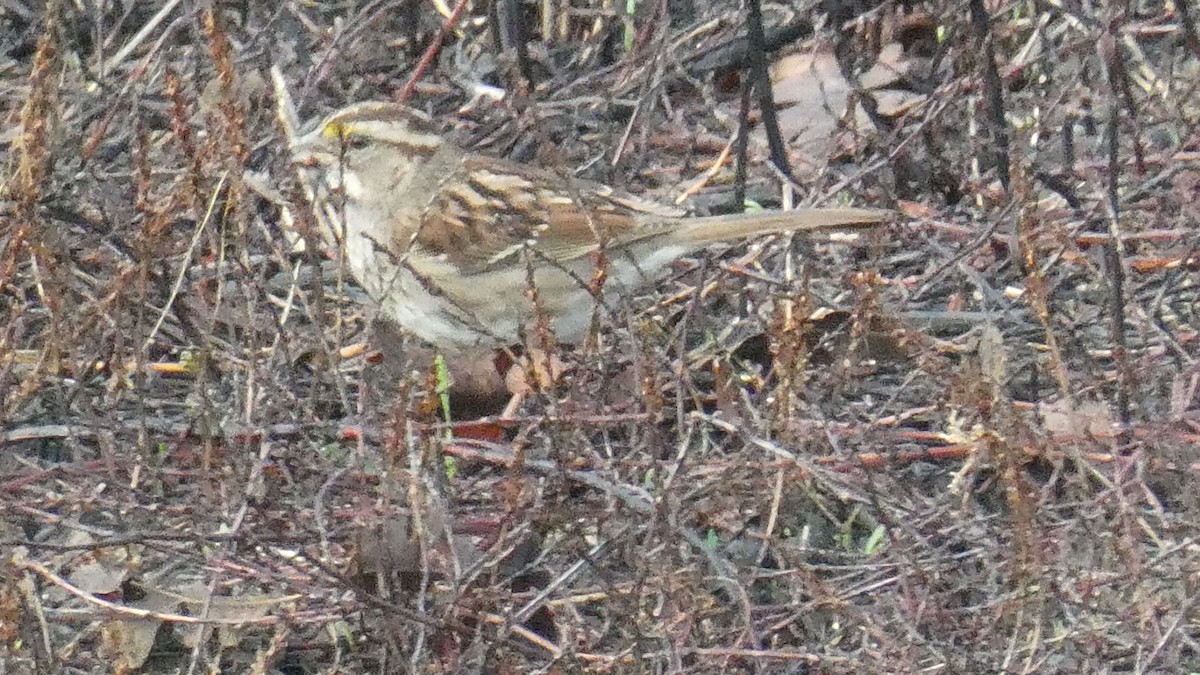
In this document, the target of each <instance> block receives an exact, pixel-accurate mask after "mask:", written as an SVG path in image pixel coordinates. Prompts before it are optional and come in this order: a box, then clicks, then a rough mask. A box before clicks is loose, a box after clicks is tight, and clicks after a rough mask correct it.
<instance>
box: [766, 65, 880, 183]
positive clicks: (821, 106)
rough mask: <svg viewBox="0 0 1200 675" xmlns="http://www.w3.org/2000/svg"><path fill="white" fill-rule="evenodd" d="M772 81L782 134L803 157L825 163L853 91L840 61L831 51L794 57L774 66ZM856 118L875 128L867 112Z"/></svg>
mask: <svg viewBox="0 0 1200 675" xmlns="http://www.w3.org/2000/svg"><path fill="white" fill-rule="evenodd" d="M771 81H772V82H774V87H775V100H776V101H777V103H778V105H779V108H780V110H779V113H778V119H779V131H780V133H782V134H783V137H784V139H785V140H786V141H787V142H788V143H789V144H790V145H791V146H792V148H793V149H794V150H795V151H797V152H798V153H799V154H800V156H801V157H802V158H804V159H806V160H808V161H810V162H812V163H815V164H821V163H824V161H825V160H826V159H828V158H829V156H830V155H832V154H833V153H834V151H835V150H836V147H837V146H836V144H835V139H834V136H835V134H836V133H837V131H838V128H839V125H840V122H841V120H842V119H844V118H845V117H846V115H847V112H848V110H847V108H848V104H849V100H850V93H851V91H852V89H851V87H850V83H849V82H847V81H846V79H845V78H844V77H842V72H841V70H840V69H839V68H838V63H837V59H836V58H835V57H834V55H833V53H832V52H827V51H816V52H809V53H805V54H792V55H790V56H786V57H784V58H783V59H780V60H779V61H777V62H776V63H775V64H774V66H772V68H771ZM855 115H856V116H858V119H857V120H856V121H857V122H858V123H859V124H858V126H861V127H863V128H871V121H870V118H868V117H867V115H866V111H865V110H861V108H860V109H858V110H856V111H855Z"/></svg>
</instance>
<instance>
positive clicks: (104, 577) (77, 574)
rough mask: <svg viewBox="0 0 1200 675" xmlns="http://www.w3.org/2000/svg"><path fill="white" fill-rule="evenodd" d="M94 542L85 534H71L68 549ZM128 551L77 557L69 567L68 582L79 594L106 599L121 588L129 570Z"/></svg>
mask: <svg viewBox="0 0 1200 675" xmlns="http://www.w3.org/2000/svg"><path fill="white" fill-rule="evenodd" d="M94 542H95V539H94V538H93V537H92V536H91V535H90V534H88V533H86V532H83V531H80V530H73V531H72V532H71V534H70V535H68V536H67V541H66V544H67V545H68V546H87V545H90V544H92V543H94ZM133 558H134V556H131V551H130V549H127V548H124V547H122V548H112V547H105V548H98V549H95V550H92V551H88V552H86V553H83V554H80V555H77V556H76V557H75V558H74V559H73V560H72V561H71V563H70V567H71V572H70V573H69V574H68V575H67V579H69V580H70V581H71V583H72V584H74V585H75V586H76V587H78V588H79V589H81V590H84V591H87V592H88V593H93V594H95V595H107V594H109V593H114V592H116V591H117V590H118V589H120V588H121V584H122V583H124V581H125V579H126V578H127V577H128V576H129V570H130V568H131V566H132V560H133Z"/></svg>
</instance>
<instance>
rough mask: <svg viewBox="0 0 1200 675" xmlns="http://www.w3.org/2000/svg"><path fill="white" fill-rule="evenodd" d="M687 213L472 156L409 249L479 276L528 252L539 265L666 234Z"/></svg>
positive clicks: (449, 180) (438, 197) (432, 205)
mask: <svg viewBox="0 0 1200 675" xmlns="http://www.w3.org/2000/svg"><path fill="white" fill-rule="evenodd" d="M682 215H683V211H681V210H679V209H675V208H671V207H667V206H663V205H661V204H657V203H655V202H651V201H647V200H644V199H640V198H638V197H634V196H632V195H628V194H624V193H621V192H620V191H617V190H614V189H612V188H609V187H607V186H603V185H599V184H596V183H591V182H588V181H583V180H573V179H570V178H564V177H563V176H561V175H559V174H558V173H556V172H552V171H548V170H545V169H540V168H533V167H527V166H524V165H521V164H517V163H515V162H509V161H505V160H499V159H493V158H490V157H483V156H479V155H468V156H466V157H465V158H464V159H463V161H462V163H461V165H460V167H459V169H458V170H457V171H456V172H453V173H452V174H451V175H448V176H447V177H446V178H445V179H444V180H442V181H441V184H440V186H439V188H438V189H437V190H436V193H435V194H434V195H432V197H431V200H430V202H429V203H428V206H427V207H426V208H425V210H424V212H423V213H422V215H421V218H420V220H421V224H420V228H419V230H418V231H417V233H416V236H415V237H414V239H413V242H412V245H413V246H416V247H419V248H420V249H423V251H424V252H426V253H428V254H434V253H436V254H437V255H439V256H443V257H444V258H445V259H446V260H447V261H448V262H451V263H452V264H454V265H456V266H457V267H459V268H460V269H462V270H463V271H464V272H466V273H468V274H474V273H482V272H487V271H491V270H495V269H500V268H504V267H508V266H511V265H513V264H523V260H524V259H523V257H522V256H524V255H525V252H526V251H529V252H530V253H532V255H533V258H532V259H531V260H532V262H533V264H535V265H543V264H550V265H553V264H561V263H564V262H567V261H571V260H576V259H578V258H581V257H584V256H586V255H589V254H591V253H593V252H595V251H598V250H600V248H601V247H602V246H603V247H619V246H624V245H628V244H630V243H632V242H635V241H641V240H644V239H647V238H650V237H653V236H656V235H659V234H662V233H663V232H666V231H669V230H670V229H671V227H672V226H673V224H674V219H676V218H678V217H680V216H682ZM402 244H403V242H402ZM402 248H403V246H402Z"/></svg>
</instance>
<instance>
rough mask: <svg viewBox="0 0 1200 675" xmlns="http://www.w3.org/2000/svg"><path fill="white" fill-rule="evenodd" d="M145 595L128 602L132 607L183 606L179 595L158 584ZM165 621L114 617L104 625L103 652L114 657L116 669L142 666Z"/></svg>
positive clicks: (166, 609)
mask: <svg viewBox="0 0 1200 675" xmlns="http://www.w3.org/2000/svg"><path fill="white" fill-rule="evenodd" d="M145 593H146V594H145V595H144V596H143V597H142V598H140V599H138V600H135V601H131V602H128V603H126V604H127V605H128V606H130V607H134V608H137V609H144V610H146V611H149V612H159V613H174V612H175V611H176V610H177V609H178V608H179V601H178V599H177V598H175V597H173V596H171V595H169V594H166V593H162V592H160V591H158V590H156V589H154V588H146V589H145ZM161 625H162V621H160V620H158V619H131V618H122V619H113V620H111V621H107V622H105V624H104V626H103V628H101V631H100V635H101V647H100V653H101V654H102V655H104V656H105V657H106V658H108V659H109V660H111V661H113V666H114V670H116V671H118V672H120V671H122V670H132V669H136V668H141V667H142V665H144V664H145V663H146V659H147V658H149V656H150V650H151V649H152V648H153V647H154V639H155V636H156V635H158V629H159V627H160V626H161Z"/></svg>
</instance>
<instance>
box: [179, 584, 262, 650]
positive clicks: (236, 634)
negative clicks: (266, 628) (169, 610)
mask: <svg viewBox="0 0 1200 675" xmlns="http://www.w3.org/2000/svg"><path fill="white" fill-rule="evenodd" d="M160 592H162V593H164V594H168V595H171V596H172V597H174V598H175V600H176V602H177V603H179V604H180V605H182V606H183V608H184V609H186V610H187V613H188V614H189V615H190V616H197V617H198V616H203V617H204V618H206V619H216V620H220V621H229V620H233V621H254V620H257V619H261V618H263V617H264V616H266V615H267V614H268V613H270V611H271V609H272V608H274V607H276V606H277V605H279V604H280V603H281V602H283V600H284V599H283V598H279V597H270V596H267V595H264V594H261V593H258V592H255V591H250V592H247V593H244V594H242V595H239V596H237V597H226V596H219V595H211V592H210V591H209V588H208V586H206V585H204V584H202V583H200V582H198V581H192V582H189V583H186V584H182V585H180V586H177V587H174V588H171V589H162V590H161V591H160ZM210 595H211V597H210ZM206 603H207V610H208V611H207V612H205V605H206ZM205 628H206V627H205V626H202V625H198V624H178V625H176V626H175V633H176V635H178V636H179V641H180V642H182V643H183V644H184V645H187V646H188V647H191V648H195V647H196V645H197V644H198V643H199V642H200V640H202V639H204V636H205V635H206V632H205V630H204V629H205ZM215 630H216V634H217V640H218V642H220V644H221V647H222V648H226V649H228V648H230V647H235V646H237V644H238V643H239V642H240V641H241V639H242V635H241V632H242V631H241V629H240V628H238V627H237V626H224V625H223V626H219V627H217V628H216V629H215Z"/></svg>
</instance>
